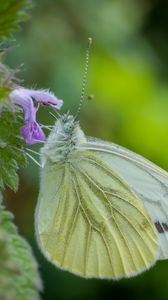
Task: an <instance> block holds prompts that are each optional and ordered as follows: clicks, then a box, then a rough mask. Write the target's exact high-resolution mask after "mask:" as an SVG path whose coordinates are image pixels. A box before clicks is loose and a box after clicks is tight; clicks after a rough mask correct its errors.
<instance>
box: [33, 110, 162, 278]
mask: <svg viewBox="0 0 168 300" xmlns="http://www.w3.org/2000/svg"><path fill="white" fill-rule="evenodd" d="M41 162H42V165H43V168H42V170H41V177H40V192H39V197H38V203H37V207H36V213H35V232H36V238H37V241H38V245H39V247H40V249H41V251H42V253H43V254H44V255H45V256H46V258H47V259H48V260H49V261H50V262H52V263H53V264H54V265H56V266H57V267H59V268H61V269H64V270H68V271H70V272H72V273H74V274H77V275H79V276H82V277H85V278H92V277H93V278H110V279H120V278H124V277H132V276H135V275H137V274H140V273H142V272H143V271H145V270H147V269H149V268H150V267H151V266H152V265H154V264H155V262H156V261H157V260H159V259H167V258H168V213H167V212H168V173H167V172H166V171H164V170H162V169H161V168H159V167H158V166H156V165H155V164H153V163H152V162H150V161H148V160H147V159H145V158H143V157H142V156H140V155H138V154H135V153H133V152H131V151H129V150H127V149H125V148H123V147H121V146H118V145H116V144H114V143H111V142H106V141H102V140H99V139H96V138H91V137H86V136H85V134H84V133H83V131H82V129H81V128H80V125H79V122H78V120H77V118H76V117H74V116H72V115H70V114H69V113H66V114H64V115H62V116H60V117H59V118H58V120H57V121H56V124H55V126H54V128H53V129H52V131H51V133H50V134H49V136H48V138H47V140H46V142H45V144H44V146H43V148H42V149H41Z"/></svg>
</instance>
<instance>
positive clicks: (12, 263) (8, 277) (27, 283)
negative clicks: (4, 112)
mask: <svg viewBox="0 0 168 300" xmlns="http://www.w3.org/2000/svg"><path fill="white" fill-rule="evenodd" d="M0 196H1V195H0ZM12 218H13V216H12V214H11V213H9V212H8V211H5V210H4V207H3V206H2V205H0V270H1V272H0V299H2V300H8V299H10V300H38V299H40V296H39V291H41V289H42V284H41V279H40V276H39V273H38V267H37V263H36V260H35V258H34V256H33V254H32V251H31V248H30V246H29V244H28V243H27V242H26V240H25V239H23V238H22V237H21V236H19V234H18V232H17V229H16V226H15V225H14V224H13V223H12Z"/></svg>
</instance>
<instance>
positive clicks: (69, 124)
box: [61, 113, 77, 134]
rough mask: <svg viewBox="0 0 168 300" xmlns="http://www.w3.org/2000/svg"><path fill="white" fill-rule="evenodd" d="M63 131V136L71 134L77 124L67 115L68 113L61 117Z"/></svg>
mask: <svg viewBox="0 0 168 300" xmlns="http://www.w3.org/2000/svg"><path fill="white" fill-rule="evenodd" d="M61 121H62V126H63V131H64V132H65V134H71V133H72V132H73V129H74V127H75V125H76V123H77V122H75V118H74V117H73V116H72V115H69V113H67V114H64V115H63V116H62V117H61Z"/></svg>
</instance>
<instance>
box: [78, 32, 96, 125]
mask: <svg viewBox="0 0 168 300" xmlns="http://www.w3.org/2000/svg"><path fill="white" fill-rule="evenodd" d="M91 45H92V38H91V37H89V38H88V41H87V47H86V60H85V70H84V75H83V81H82V91H81V97H80V101H79V107H78V111H77V113H76V116H75V119H76V118H77V117H78V115H79V113H80V111H81V107H82V104H83V99H84V95H85V87H86V80H87V74H88V66H89V49H90V47H91Z"/></svg>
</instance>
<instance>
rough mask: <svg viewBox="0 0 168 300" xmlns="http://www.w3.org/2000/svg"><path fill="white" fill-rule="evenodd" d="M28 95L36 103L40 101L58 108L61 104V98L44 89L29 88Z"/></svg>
mask: <svg viewBox="0 0 168 300" xmlns="http://www.w3.org/2000/svg"><path fill="white" fill-rule="evenodd" d="M29 95H30V96H31V97H32V98H33V99H34V100H36V101H37V102H38V103H42V104H45V105H48V106H52V107H54V108H57V109H60V108H61V107H62V105H63V100H60V99H58V98H57V97H55V96H54V94H53V93H51V92H49V91H45V90H29Z"/></svg>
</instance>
